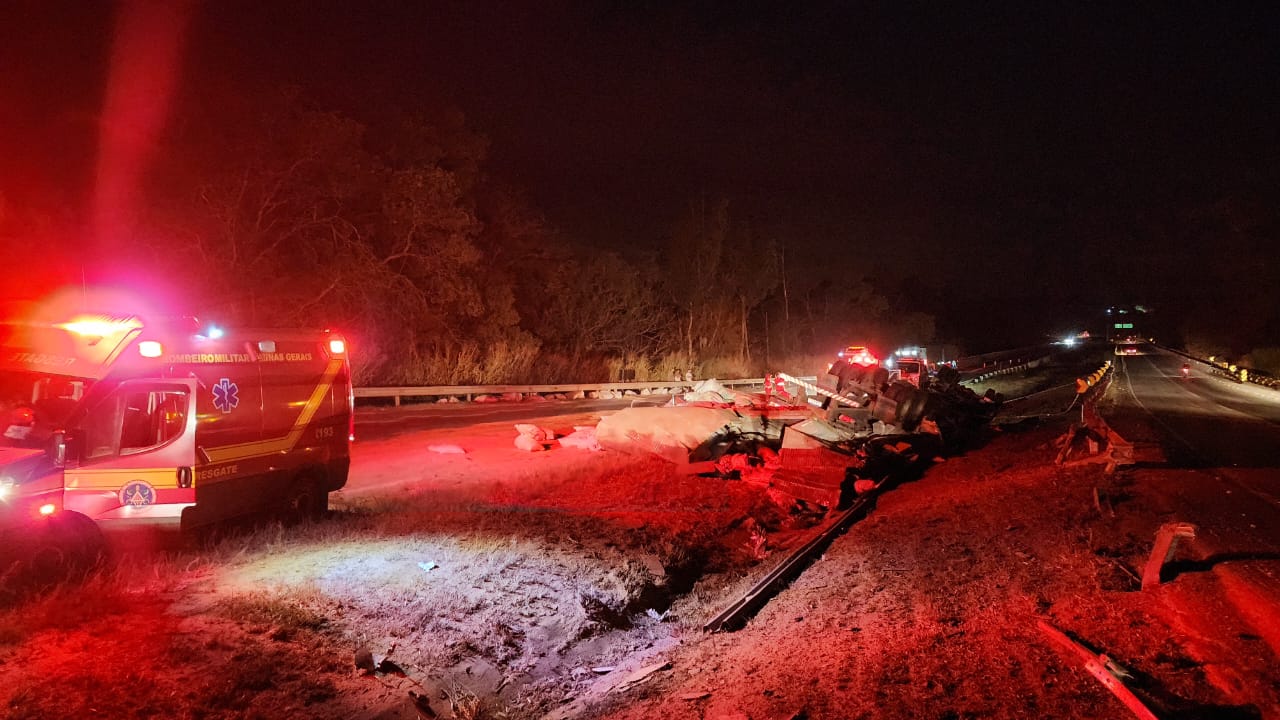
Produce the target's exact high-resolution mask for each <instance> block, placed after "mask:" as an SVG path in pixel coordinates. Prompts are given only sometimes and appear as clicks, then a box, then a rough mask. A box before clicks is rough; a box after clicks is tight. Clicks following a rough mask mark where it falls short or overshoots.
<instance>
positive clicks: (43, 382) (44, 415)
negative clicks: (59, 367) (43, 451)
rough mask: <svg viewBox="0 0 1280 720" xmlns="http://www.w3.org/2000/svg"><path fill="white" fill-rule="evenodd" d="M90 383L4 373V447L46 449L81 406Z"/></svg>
mask: <svg viewBox="0 0 1280 720" xmlns="http://www.w3.org/2000/svg"><path fill="white" fill-rule="evenodd" d="M89 384H90V381H88V380H82V379H79V378H69V377H65V376H61V375H48V374H42V373H33V372H25V371H13V370H4V371H0V447H29V448H35V447H43V445H44V443H45V441H47V440H48V439H49V435H50V434H51V433H52V432H53V431H54V430H58V429H60V428H61V427H62V424H63V423H65V422H66V421H67V418H68V417H70V415H71V412H72V411H73V410H75V409H76V406H78V405H79V404H80V400H81V399H82V398H83V397H84V395H85V392H86V391H87V390H88V388H89Z"/></svg>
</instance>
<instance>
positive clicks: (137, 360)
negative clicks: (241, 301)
mask: <svg viewBox="0 0 1280 720" xmlns="http://www.w3.org/2000/svg"><path fill="white" fill-rule="evenodd" d="M347 351H348V348H347V343H346V341H345V339H344V338H343V337H342V336H340V335H338V334H335V333H331V332H328V331H301V330H270V329H261V330H254V329H220V328H217V327H213V326H202V325H201V324H200V323H199V322H197V321H196V320H194V319H191V318H165V317H155V316H143V315H138V314H128V313H121V312H119V311H114V312H100V311H89V312H85V311H83V310H77V311H74V312H71V311H67V310H66V309H61V310H59V309H57V308H43V309H42V308H39V307H27V308H23V309H21V310H14V309H12V308H11V309H9V310H7V311H6V314H5V315H4V317H3V318H0V533H2V532H4V531H6V530H8V531H15V530H16V531H17V532H18V534H23V533H25V532H27V531H29V530H31V529H33V525H32V524H33V523H35V524H37V526H38V524H40V523H54V522H59V521H60V522H63V523H64V524H66V523H68V520H74V521H75V522H78V523H81V524H83V523H86V522H88V521H92V523H95V524H97V525H99V526H105V525H106V524H108V523H120V524H128V523H129V522H131V521H157V522H172V523H180V525H181V527H182V528H184V529H185V528H188V527H194V526H200V525H207V524H211V523H216V522H219V521H221V520H224V519H227V518H231V517H235V516H243V515H248V514H255V513H259V512H262V511H273V510H283V511H285V512H288V513H292V514H295V515H297V516H299V517H304V516H315V515H318V514H321V513H323V512H324V510H325V509H327V507H328V494H329V493H330V492H332V491H335V490H338V489H339V488H341V487H343V485H344V484H345V483H346V481H347V472H348V469H349V467H350V443H351V442H352V441H353V440H354V424H353V421H354V415H353V402H354V401H353V393H352V387H351V366H350V363H349V361H348V356H347ZM36 529H38V527H37V528H36Z"/></svg>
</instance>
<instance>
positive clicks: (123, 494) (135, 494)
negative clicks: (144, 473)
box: [120, 480, 156, 507]
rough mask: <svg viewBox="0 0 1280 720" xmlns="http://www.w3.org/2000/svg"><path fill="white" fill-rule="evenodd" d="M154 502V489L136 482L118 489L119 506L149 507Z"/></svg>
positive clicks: (138, 481) (139, 481)
mask: <svg viewBox="0 0 1280 720" xmlns="http://www.w3.org/2000/svg"><path fill="white" fill-rule="evenodd" d="M155 501H156V489H155V488H153V487H151V486H150V485H148V484H147V483H144V482H142V481H141V480H136V481H134V482H131V483H129V484H128V485H125V486H124V487H123V488H121V489H120V504H121V505H127V506H129V507H142V506H143V505H151V504H153V503H155Z"/></svg>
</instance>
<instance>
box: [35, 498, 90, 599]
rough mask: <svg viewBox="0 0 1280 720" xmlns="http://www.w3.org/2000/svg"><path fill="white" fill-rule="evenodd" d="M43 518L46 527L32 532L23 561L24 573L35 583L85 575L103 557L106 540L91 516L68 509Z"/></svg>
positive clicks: (46, 584) (45, 584)
mask: <svg viewBox="0 0 1280 720" xmlns="http://www.w3.org/2000/svg"><path fill="white" fill-rule="evenodd" d="M41 522H42V523H43V524H44V527H43V528H41V529H40V530H39V531H38V532H37V533H35V534H34V535H33V536H32V540H33V545H32V546H30V547H29V549H28V550H27V551H26V558H25V559H24V562H23V565H24V566H25V567H24V568H23V572H22V574H23V575H25V580H26V582H27V583H29V584H30V586H31V587H33V588H42V587H51V586H53V585H56V584H58V583H60V582H64V581H67V580H75V579H78V578H82V577H84V576H85V575H86V574H88V573H89V572H90V571H91V570H93V568H95V567H97V565H98V563H99V562H100V561H101V560H102V557H103V555H104V554H105V552H106V540H105V538H103V536H102V530H101V528H99V527H98V524H97V523H95V522H94V521H92V520H90V519H89V518H88V517H86V516H84V515H81V514H80V513H78V512H67V511H64V512H60V513H58V514H57V515H55V516H54V517H51V518H48V519H45V520H42V521H41Z"/></svg>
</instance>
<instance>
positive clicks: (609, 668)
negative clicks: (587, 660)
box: [591, 665, 617, 675]
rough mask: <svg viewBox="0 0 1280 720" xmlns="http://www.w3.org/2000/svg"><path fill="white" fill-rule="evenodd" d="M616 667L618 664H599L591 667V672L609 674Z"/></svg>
mask: <svg viewBox="0 0 1280 720" xmlns="http://www.w3.org/2000/svg"><path fill="white" fill-rule="evenodd" d="M616 667H617V666H616V665H599V666H597V667H593V668H591V672H593V673H595V674H597V675H607V674H608V673H611V672H613V671H614V668H616Z"/></svg>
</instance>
